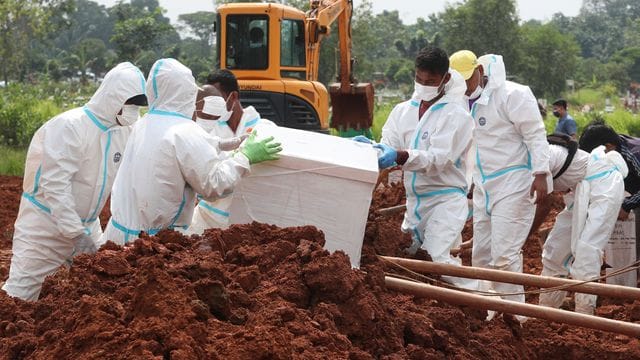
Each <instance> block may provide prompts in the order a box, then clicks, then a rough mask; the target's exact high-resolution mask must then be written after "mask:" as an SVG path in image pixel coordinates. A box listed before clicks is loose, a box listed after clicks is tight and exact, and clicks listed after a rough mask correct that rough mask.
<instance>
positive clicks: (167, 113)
mask: <svg viewBox="0 0 640 360" xmlns="http://www.w3.org/2000/svg"><path fill="white" fill-rule="evenodd" d="M147 114H151V115H160V116H177V117H181V118H183V119H187V120H192V119H191V118H190V117H188V116H186V115H184V114H181V113H179V112H175V111H165V110H158V109H151V110H149V112H148V113H147Z"/></svg>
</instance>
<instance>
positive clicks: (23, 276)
mask: <svg viewBox="0 0 640 360" xmlns="http://www.w3.org/2000/svg"><path fill="white" fill-rule="evenodd" d="M144 94H145V80H144V77H143V76H142V73H141V72H140V70H139V69H138V68H137V67H135V66H133V65H132V64H130V63H122V64H119V65H118V66H116V67H115V68H113V69H112V70H111V71H109V72H108V73H107V75H106V76H105V77H104V81H103V82H102V84H101V85H100V87H99V88H98V90H97V91H96V93H95V94H94V95H93V96H92V97H91V100H89V102H88V103H87V104H86V105H85V106H83V107H81V108H76V109H72V110H69V111H66V112H64V113H62V114H60V115H58V116H56V117H54V118H53V119H51V120H49V121H47V122H46V123H45V124H44V125H42V127H40V129H38V131H36V133H35V135H34V136H33V139H32V140H31V144H30V145H29V150H28V152H27V161H26V164H25V174H24V183H23V190H24V193H23V194H22V199H21V201H20V210H19V212H18V218H17V220H16V223H15V231H14V234H13V248H12V251H13V256H12V258H11V268H10V271H9V279H8V280H7V282H6V283H5V284H4V286H3V289H4V290H5V291H6V292H7V293H8V294H9V295H11V296H15V297H19V298H21V299H25V300H37V299H38V296H39V295H40V289H41V287H42V282H43V281H44V279H45V277H46V276H48V275H51V274H52V273H54V272H55V271H56V270H57V269H58V268H59V267H60V265H63V264H65V263H68V262H69V261H70V260H71V258H72V256H73V255H74V254H78V253H82V252H95V250H96V249H97V247H96V245H97V241H98V239H99V238H100V235H101V234H102V229H101V228H100V220H99V219H98V216H99V215H100V212H101V211H102V208H103V206H104V204H105V202H106V201H107V198H108V197H109V193H110V192H111V185H112V184H113V180H114V178H115V175H116V171H117V169H118V167H119V165H120V163H121V162H122V154H123V152H124V148H125V144H126V142H127V138H128V137H129V127H128V126H127V125H130V124H132V123H134V122H135V121H136V120H137V119H138V107H139V105H146V101H147V100H146V97H145V95H144Z"/></svg>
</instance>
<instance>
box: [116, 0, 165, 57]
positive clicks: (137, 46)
mask: <svg viewBox="0 0 640 360" xmlns="http://www.w3.org/2000/svg"><path fill="white" fill-rule="evenodd" d="M151 2H152V3H157V1H151ZM137 3H138V5H144V7H143V8H136V7H134V6H133V3H132V5H129V4H123V3H119V4H118V5H116V6H114V7H113V8H111V11H112V13H113V14H114V16H115V17H116V18H117V21H116V23H115V26H114V30H113V35H112V36H111V41H112V42H113V43H114V44H115V45H116V50H117V52H118V57H119V58H120V60H131V59H136V58H137V57H138V56H139V55H140V54H141V53H142V52H143V51H152V50H159V47H160V45H162V44H163V41H162V39H163V37H164V36H166V35H170V34H171V33H172V32H175V29H174V28H173V27H172V26H171V24H169V23H168V22H166V21H164V20H163V19H162V18H163V16H162V8H160V7H156V8H155V9H153V10H149V9H148V5H147V2H143V1H138V2H137Z"/></svg>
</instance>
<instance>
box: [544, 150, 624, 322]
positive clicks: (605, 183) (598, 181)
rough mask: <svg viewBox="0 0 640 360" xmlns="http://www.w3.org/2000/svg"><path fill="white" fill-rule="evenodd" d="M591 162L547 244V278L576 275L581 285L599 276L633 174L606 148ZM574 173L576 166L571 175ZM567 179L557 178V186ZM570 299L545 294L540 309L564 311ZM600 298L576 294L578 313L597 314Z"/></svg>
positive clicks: (594, 154) (593, 155)
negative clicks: (560, 308)
mask: <svg viewBox="0 0 640 360" xmlns="http://www.w3.org/2000/svg"><path fill="white" fill-rule="evenodd" d="M578 152H580V150H579V151H578ZM552 153H553V151H552ZM582 153H584V151H583V152H582ZM585 154H586V153H585ZM576 155H578V154H576ZM564 157H565V158H566V150H565V154H564ZM587 159H588V165H587V166H586V171H585V174H584V175H583V177H582V178H578V179H575V180H573V181H571V182H573V183H574V185H573V186H572V188H573V190H574V192H575V193H571V194H569V195H567V196H565V203H566V204H567V206H566V207H565V209H564V210H562V212H560V214H558V216H557V218H556V222H555V224H554V225H553V229H552V230H551V232H550V233H549V236H548V237H547V240H546V242H545V244H544V248H543V250H542V266H543V267H542V275H545V276H556V277H568V276H571V277H572V278H573V279H576V280H593V279H595V278H597V277H599V276H600V266H601V265H602V253H603V249H604V247H605V245H606V244H607V241H609V238H610V237H611V233H612V232H613V228H614V227H615V223H616V219H617V216H618V211H620V206H622V201H623V200H624V178H625V177H626V176H627V173H628V171H629V170H628V168H627V165H626V163H625V162H624V159H623V158H622V156H621V155H620V154H619V153H618V152H616V151H610V152H608V153H606V154H605V152H604V146H600V147H597V148H595V149H594V150H593V151H592V152H591V155H590V156H587ZM572 166H573V163H572ZM569 169H571V166H570V167H569V168H568V169H567V171H568V170H569ZM557 170H559V167H557V166H556V168H555V169H554V168H552V171H557ZM563 177H564V175H562V176H560V177H559V178H558V179H556V180H555V181H554V184H555V182H556V181H558V180H561V179H562V178H563ZM565 180H566V179H565ZM560 190H562V189H560ZM565 296H566V291H554V292H551V293H542V294H540V305H545V306H550V307H556V308H557V307H560V305H562V302H563V300H564V298H565ZM596 299H597V296H596V295H590V294H580V293H576V295H575V303H576V308H575V310H576V312H580V313H585V314H593V311H594V309H595V307H596Z"/></svg>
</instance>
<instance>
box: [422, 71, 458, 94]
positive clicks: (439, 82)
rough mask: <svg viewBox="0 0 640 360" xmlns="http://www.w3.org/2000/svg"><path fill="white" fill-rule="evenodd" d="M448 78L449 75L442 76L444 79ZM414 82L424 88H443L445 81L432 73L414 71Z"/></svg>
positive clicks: (440, 76)
mask: <svg viewBox="0 0 640 360" xmlns="http://www.w3.org/2000/svg"><path fill="white" fill-rule="evenodd" d="M448 76H450V75H449V73H447V74H445V75H444V77H448ZM416 82H417V83H418V84H420V85H424V86H443V85H444V83H446V82H447V79H444V81H443V76H442V75H440V74H436V73H432V72H430V71H427V70H420V69H416ZM439 90H440V89H439Z"/></svg>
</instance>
